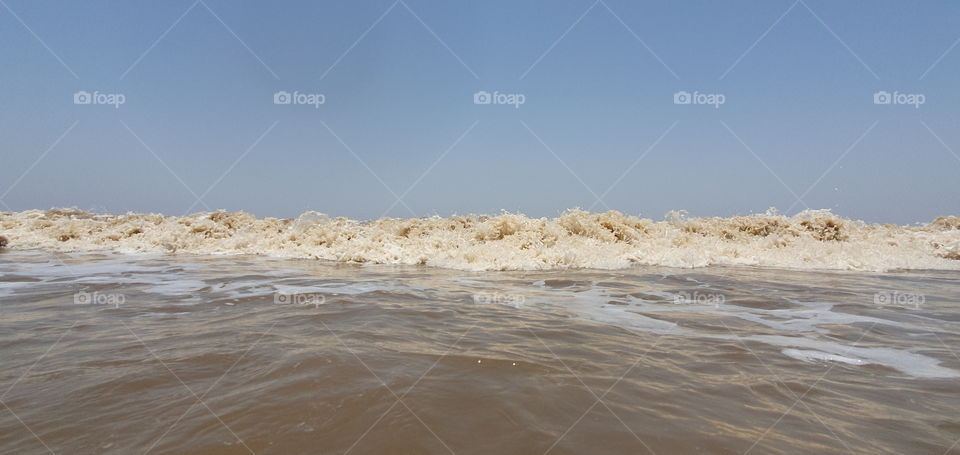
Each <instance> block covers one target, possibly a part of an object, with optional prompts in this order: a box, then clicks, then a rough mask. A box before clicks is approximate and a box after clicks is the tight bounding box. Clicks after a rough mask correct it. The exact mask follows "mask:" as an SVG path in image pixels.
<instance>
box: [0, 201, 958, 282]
mask: <svg viewBox="0 0 960 455" xmlns="http://www.w3.org/2000/svg"><path fill="white" fill-rule="evenodd" d="M0 234H3V235H4V236H6V237H7V238H8V239H9V245H8V247H9V248H16V249H32V248H39V249H47V250H57V251H94V250H113V251H120V252H128V253H133V252H152V253H173V252H178V253H188V254H260V255H268V256H277V257H291V258H316V259H323V260H331V261H340V262H365V263H379V264H426V265H432V266H438V267H447V268H454V269H461V270H549V269H564V268H599V269H616V268H624V267H629V266H631V265H633V264H648V265H662V266H671V267H702V266H707V265H713V264H717V265H760V266H773V267H789V268H801V269H848V270H866V271H887V270H896V269H943V270H960V217H955V216H948V217H940V218H937V219H936V220H935V221H933V222H932V223H930V224H927V225H926V226H915V227H913V226H911V227H908V226H895V225H889V224H888V225H869V224H866V223H863V222H861V221H854V220H849V219H845V218H841V217H839V216H837V215H834V214H832V213H830V212H829V211H825V210H816V211H806V212H803V213H800V214H798V215H795V216H792V217H786V216H782V215H776V214H766V215H751V216H736V217H731V218H689V219H688V218H686V217H685V216H683V213H681V212H671V213H670V214H668V216H667V219H666V220H665V221H659V222H655V221H652V220H649V219H643V218H638V217H634V216H628V215H624V214H621V213H619V212H615V211H610V212H606V213H588V212H585V211H582V210H578V209H574V210H568V211H567V212H565V213H563V214H562V215H561V216H559V217H557V218H552V219H548V218H528V217H526V216H524V215H520V214H509V213H505V214H502V215H498V216H452V217H449V218H441V217H431V218H414V219H403V218H381V219H379V220H376V221H369V222H359V221H355V220H350V219H346V218H330V217H328V216H326V215H323V214H321V213H317V212H307V213H304V214H302V215H300V217H298V218H297V219H295V220H294V219H277V218H256V217H254V216H253V215H250V214H248V213H244V212H235V213H230V212H224V211H217V212H207V213H197V214H193V215H187V216H179V217H178V216H164V215H159V214H126V215H98V214H93V213H89V212H84V211H80V210H74V209H55V210H29V211H24V212H0Z"/></svg>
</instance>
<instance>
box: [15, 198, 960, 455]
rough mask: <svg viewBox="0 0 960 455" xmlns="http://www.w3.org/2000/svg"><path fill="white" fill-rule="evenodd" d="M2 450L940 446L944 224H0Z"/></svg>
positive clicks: (593, 217) (72, 215)
mask: <svg viewBox="0 0 960 455" xmlns="http://www.w3.org/2000/svg"><path fill="white" fill-rule="evenodd" d="M0 234H2V235H3V236H5V237H6V238H7V240H8V246H7V247H6V248H5V249H2V250H0V316H2V318H0V358H2V359H3V365H4V368H3V370H2V373H0V393H2V395H0V402H2V405H3V407H4V409H3V410H0V451H2V452H4V453H76V454H86V453H98V454H99V453H116V454H127V453H187V454H227V453H231V454H232V453H256V454H273V453H276V454H286V453H341V454H342V453H355V454H361V453H455V454H471V453H498V454H529V453H554V454H570V453H591V454H605V453H654V454H666V453H723V454H726V453H731V454H746V453H755V454H760V453H844V454H846V453H871V454H873V453H911V454H921V453H930V454H938V455H940V454H946V453H950V452H951V451H958V450H960V444H958V441H960V412H958V411H960V305H958V303H960V273H958V271H960V260H958V259H960V256H958V251H960V250H958V241H960V219H958V218H956V217H943V218H940V219H937V220H934V221H933V222H931V223H929V224H927V225H923V226H906V227H905V226H893V225H869V224H865V223H861V222H857V221H853V220H848V219H844V218H841V217H839V216H836V215H833V214H830V213H829V212H806V213H803V214H800V215H797V216H794V217H785V216H781V215H776V214H765V215H757V216H749V217H735V218H687V217H685V216H683V214H681V213H675V214H673V215H672V216H671V217H668V219H666V220H664V221H651V220H646V219H640V218H636V217H630V216H625V215H622V214H619V213H616V212H608V213H605V214H590V213H586V212H582V211H570V212H567V213H565V214H563V215H562V216H559V217H557V218H554V219H533V218H527V217H525V216H523V215H518V214H503V215H499V216H490V217H480V216H462V217H449V218H440V217H435V218H424V219H413V220H410V219H407V220H404V219H382V220H378V221H372V222H358V221H353V220H347V219H343V218H329V217H326V216H325V215H322V214H318V213H307V214H304V215H302V216H301V217H299V218H298V219H293V220H279V219H273V218H263V219H257V218H255V217H253V216H251V215H248V214H244V213H227V212H213V213H204V214H196V215H190V216H185V217H169V216H161V215H145V214H128V215H98V214H92V213H87V212H81V211H76V210H51V211H28V212H19V213H12V212H5V213H0Z"/></svg>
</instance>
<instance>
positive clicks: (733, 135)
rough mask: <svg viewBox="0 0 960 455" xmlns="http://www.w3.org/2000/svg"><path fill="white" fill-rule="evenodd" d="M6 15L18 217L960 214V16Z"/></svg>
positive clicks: (378, 9)
mask: <svg viewBox="0 0 960 455" xmlns="http://www.w3.org/2000/svg"><path fill="white" fill-rule="evenodd" d="M0 6H2V7H0V38H2V39H3V42H4V45H3V46H0V58H2V59H3V60H4V61H6V62H8V64H7V65H6V67H5V70H4V71H3V72H2V75H0V103H2V106H3V108H2V109H0V136H2V137H3V143H2V149H3V150H4V156H3V162H4V165H3V166H2V167H0V210H13V211H21V210H26V209H48V208H51V207H76V208H79V209H83V210H93V211H98V212H111V213H125V212H159V213H164V214H169V215H181V214H184V213H187V212H197V211H206V210H216V209H225V210H229V211H237V210H243V211H246V212H249V213H252V214H255V215H257V216H259V217H264V216H274V217H282V218H293V217H296V216H297V215H298V214H300V213H302V212H304V211H310V210H314V211H319V212H323V213H327V214H329V215H331V216H345V217H349V218H354V219H364V220H368V219H375V218H379V217H381V216H391V217H414V216H417V217H419V216H430V215H433V214H439V215H441V216H448V215H451V214H454V213H458V214H470V213H476V214H497V213H500V211H501V210H507V211H510V212H521V213H524V214H527V215H529V216H532V217H543V216H547V217H553V216H556V215H558V214H559V213H561V212H562V211H564V210H566V209H570V208H574V207H582V208H584V209H589V210H591V211H595V212H596V211H606V210H608V209H612V210H618V211H621V212H623V213H626V214H630V215H640V216H643V217H646V218H652V219H662V217H663V215H664V214H665V213H667V212H669V211H671V210H687V211H689V213H690V214H691V216H724V217H726V216H732V215H738V214H739V215H745V214H750V213H763V212H765V211H766V210H767V209H768V208H769V207H777V208H778V209H779V210H780V211H781V212H783V213H784V214H788V215H793V214H795V213H797V212H799V211H802V210H804V209H806V208H811V209H831V210H833V211H834V213H837V214H839V215H841V216H844V217H847V218H852V219H862V220H864V221H867V222H880V223H898V224H911V223H917V222H920V223H927V222H930V221H931V220H933V219H934V218H936V217H937V216H941V215H951V214H953V215H955V214H958V213H960V192H957V191H956V183H955V181H956V175H957V174H958V171H960V156H958V154H957V150H960V133H958V131H957V130H956V128H955V127H954V126H955V124H956V121H957V120H958V119H960V91H958V90H957V85H956V83H955V81H956V76H957V74H958V72H960V50H956V49H955V46H956V45H957V44H958V42H960V33H958V32H957V23H956V17H960V14H958V13H960V4H956V3H950V2H924V3H919V4H902V3H899V2H893V1H889V2H843V3H837V2H826V1H817V0H809V1H790V0H787V1H782V2H780V1H778V2H765V3H762V4H757V3H751V2H731V3H725V4H723V5H720V4H715V3H713V2H707V1H700V2H689V3H684V4H676V3H656V4H644V5H636V4H633V3H630V2H625V1H618V0H605V1H590V0H586V1H565V2H532V3H523V4H514V3H513V2H493V3H485V4H483V5H481V4H473V3H460V2H457V3H450V4H434V3H430V2H424V1H419V0H404V1H394V0H386V1H376V2H369V3H363V4H356V3H352V2H348V3H335V4H323V5H318V4H312V3H309V2H300V1H293V2H285V3H283V4H281V5H274V4H260V3H257V2H247V1H244V2H224V1H222V0H204V1H194V0H187V1H178V2H164V3H149V2H143V3H130V4H114V3H107V2H94V3H84V4H71V3H65V4H56V5H54V4H52V3H46V2H43V3H36V2H26V1H20V0H5V1H4V2H2V4H0ZM891 31H900V32H902V33H891ZM885 94H886V95H885Z"/></svg>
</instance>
